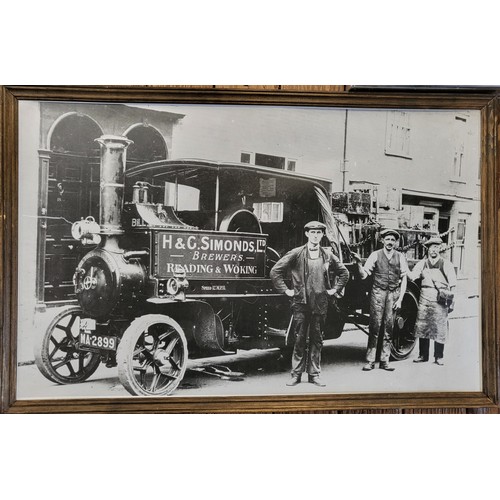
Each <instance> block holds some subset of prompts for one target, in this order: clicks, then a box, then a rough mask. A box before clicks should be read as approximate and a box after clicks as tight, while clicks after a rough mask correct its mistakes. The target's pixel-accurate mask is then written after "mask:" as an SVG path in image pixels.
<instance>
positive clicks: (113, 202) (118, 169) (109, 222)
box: [96, 135, 133, 235]
mask: <svg viewBox="0 0 500 500" xmlns="http://www.w3.org/2000/svg"><path fill="white" fill-rule="evenodd" d="M96 141H97V142H98V143H99V144H100V145H101V190H100V200H99V201H100V212H99V225H100V226H101V233H102V234H108V235H112V234H121V233H123V230H122V226H121V218H122V210H123V194H124V189H125V164H126V157H127V155H126V151H127V148H128V146H129V145H130V144H132V143H133V141H131V140H129V139H126V138H125V137H120V136H114V135H103V136H101V137H99V138H98V139H96Z"/></svg>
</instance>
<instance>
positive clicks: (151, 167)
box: [125, 158, 332, 192]
mask: <svg viewBox="0 0 500 500" xmlns="http://www.w3.org/2000/svg"><path fill="white" fill-rule="evenodd" d="M188 170H198V171H214V173H215V171H218V172H225V173H228V172H231V171H232V172H235V171H240V172H246V173H257V174H260V175H264V174H265V175H270V176H272V177H280V178H283V179H290V180H292V179H294V180H297V181H304V182H307V183H309V184H311V183H312V184H317V185H320V186H322V187H323V188H324V189H325V190H326V191H327V192H331V188H332V182H331V181H330V180H328V179H325V178H322V177H316V176H312V175H306V174H300V173H297V172H290V171H289V170H280V169H276V168H270V167H262V166H259V165H251V164H249V163H230V162H218V161H211V160H203V159H198V158H181V159H176V160H160V161H155V162H151V163H144V164H142V165H136V166H133V167H130V168H129V169H127V171H126V172H125V175H126V177H128V178H134V177H141V176H149V177H155V178H161V177H163V176H169V175H172V174H173V173H175V172H178V173H181V172H186V171H188Z"/></svg>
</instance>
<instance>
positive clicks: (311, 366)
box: [271, 221, 349, 387]
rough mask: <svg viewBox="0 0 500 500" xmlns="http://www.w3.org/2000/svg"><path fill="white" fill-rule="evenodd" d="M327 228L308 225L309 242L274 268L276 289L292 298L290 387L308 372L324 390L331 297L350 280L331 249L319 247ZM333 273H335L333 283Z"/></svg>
mask: <svg viewBox="0 0 500 500" xmlns="http://www.w3.org/2000/svg"><path fill="white" fill-rule="evenodd" d="M325 229H326V226H325V224H323V223H322V222H318V221H311V222H308V223H307V224H306V225H305V226H304V231H305V235H306V238H307V243H306V244H305V245H303V246H301V247H297V248H294V249H293V250H291V251H290V252H288V253H287V254H286V255H284V256H283V257H282V258H281V259H280V260H279V261H278V262H277V263H276V264H275V265H274V267H273V268H272V269H271V279H272V281H273V285H274V287H275V288H276V290H278V291H279V292H281V293H284V294H286V295H287V296H288V297H290V298H291V299H292V305H291V308H292V313H293V324H294V333H295V344H294V348H293V356H292V372H291V375H292V378H291V380H290V382H289V383H288V384H287V385H290V386H293V385H297V384H299V383H300V382H301V378H302V374H303V373H304V372H305V371H307V374H308V381H309V382H310V383H312V384H315V385H317V386H320V387H324V385H325V384H323V383H322V382H321V380H320V378H319V374H320V371H321V367H320V360H321V348H322V346H323V327H324V323H325V318H326V314H327V311H328V302H329V297H330V296H334V297H337V298H338V297H339V296H340V295H339V294H340V292H341V291H342V289H343V288H344V286H345V285H346V283H347V281H348V280H349V271H348V270H347V268H346V267H345V266H344V265H343V264H342V263H341V262H340V261H339V259H338V258H337V257H336V256H335V255H334V254H333V252H332V251H331V249H329V248H327V249H325V248H322V247H321V246H320V242H321V239H322V238H323V236H324V235H325ZM330 271H333V276H334V278H333V282H332V281H331V278H330ZM288 274H291V283H292V288H288V286H287V284H286V283H285V278H286V277H287V275H288ZM308 330H309V349H307V334H308Z"/></svg>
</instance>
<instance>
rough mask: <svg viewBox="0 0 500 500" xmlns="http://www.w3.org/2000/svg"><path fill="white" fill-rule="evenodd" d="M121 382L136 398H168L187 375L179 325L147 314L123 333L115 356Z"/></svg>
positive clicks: (183, 338)
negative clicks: (185, 374)
mask: <svg viewBox="0 0 500 500" xmlns="http://www.w3.org/2000/svg"><path fill="white" fill-rule="evenodd" d="M116 358H117V363H118V376H119V378H120V382H121V383H122V384H123V386H124V387H125V389H127V391H128V392H129V393H130V394H133V395H135V396H167V395H168V394H171V393H172V392H173V391H174V390H175V389H176V388H177V386H178V385H179V384H180V382H181V380H182V379H183V377H184V373H185V372H186V365H187V359H188V350H187V341H186V337H185V335H184V331H183V330H182V328H181V327H180V325H179V324H178V323H177V322H176V321H174V320H173V319H172V318H170V317H168V316H164V315H163V314H148V315H146V316H142V317H140V318H137V319H136V320H134V321H133V322H132V323H131V324H130V326H129V327H128V328H127V329H126V330H125V332H124V334H123V337H122V339H121V341H120V344H119V345H118V350H117V354H116Z"/></svg>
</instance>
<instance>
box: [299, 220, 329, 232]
mask: <svg viewBox="0 0 500 500" xmlns="http://www.w3.org/2000/svg"><path fill="white" fill-rule="evenodd" d="M304 229H305V230H306V231H309V229H322V230H323V231H325V230H326V225H325V224H323V223H322V222H319V221H317V220H312V221H311V222H308V223H307V224H306V225H305V226H304Z"/></svg>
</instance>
